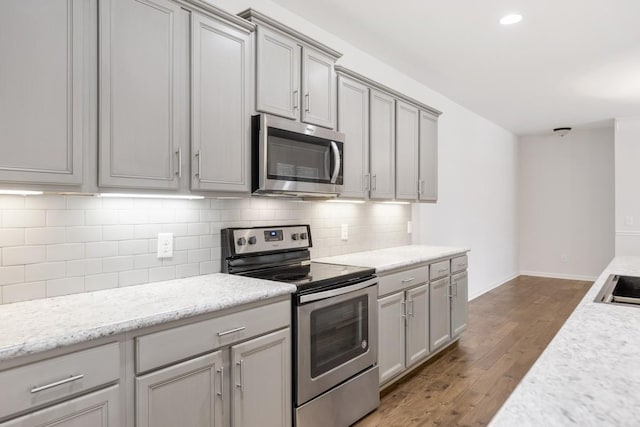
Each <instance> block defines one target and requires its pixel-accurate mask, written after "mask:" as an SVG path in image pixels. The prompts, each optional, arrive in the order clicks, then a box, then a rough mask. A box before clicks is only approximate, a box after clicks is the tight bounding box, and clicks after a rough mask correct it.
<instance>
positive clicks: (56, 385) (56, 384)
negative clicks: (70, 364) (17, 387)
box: [31, 374, 84, 393]
mask: <svg viewBox="0 0 640 427" xmlns="http://www.w3.org/2000/svg"><path fill="white" fill-rule="evenodd" d="M83 378H84V375H82V374H81V375H76V376H73V377H69V378H65V379H64V380H60V381H56V382H54V383H51V384H47V385H43V386H40V387H38V386H36V387H34V388H32V389H31V393H38V392H39V391H44V390H49V389H50V388H54V387H58V386H60V385H63V384H68V383H70V382H73V381H78V380H81V379H83Z"/></svg>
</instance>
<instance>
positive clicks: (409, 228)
mask: <svg viewBox="0 0 640 427" xmlns="http://www.w3.org/2000/svg"><path fill="white" fill-rule="evenodd" d="M411 233H413V224H412V223H411V221H407V234H411Z"/></svg>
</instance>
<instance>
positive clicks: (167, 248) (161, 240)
mask: <svg viewBox="0 0 640 427" xmlns="http://www.w3.org/2000/svg"><path fill="white" fill-rule="evenodd" d="M172 256H173V233H158V258H171V257H172Z"/></svg>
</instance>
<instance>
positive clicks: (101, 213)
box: [85, 210, 118, 225]
mask: <svg viewBox="0 0 640 427" xmlns="http://www.w3.org/2000/svg"><path fill="white" fill-rule="evenodd" d="M85 222H86V224H87V225H115V224H117V223H118V211H113V210H88V211H85Z"/></svg>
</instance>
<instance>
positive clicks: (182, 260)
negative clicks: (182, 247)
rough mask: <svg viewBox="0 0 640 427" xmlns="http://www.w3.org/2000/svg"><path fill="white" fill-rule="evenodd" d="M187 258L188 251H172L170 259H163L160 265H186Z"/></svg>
mask: <svg viewBox="0 0 640 427" xmlns="http://www.w3.org/2000/svg"><path fill="white" fill-rule="evenodd" d="M188 258H189V251H175V250H174V251H173V256H172V257H171V258H164V259H163V260H162V265H180V264H186V263H187V260H188Z"/></svg>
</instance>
